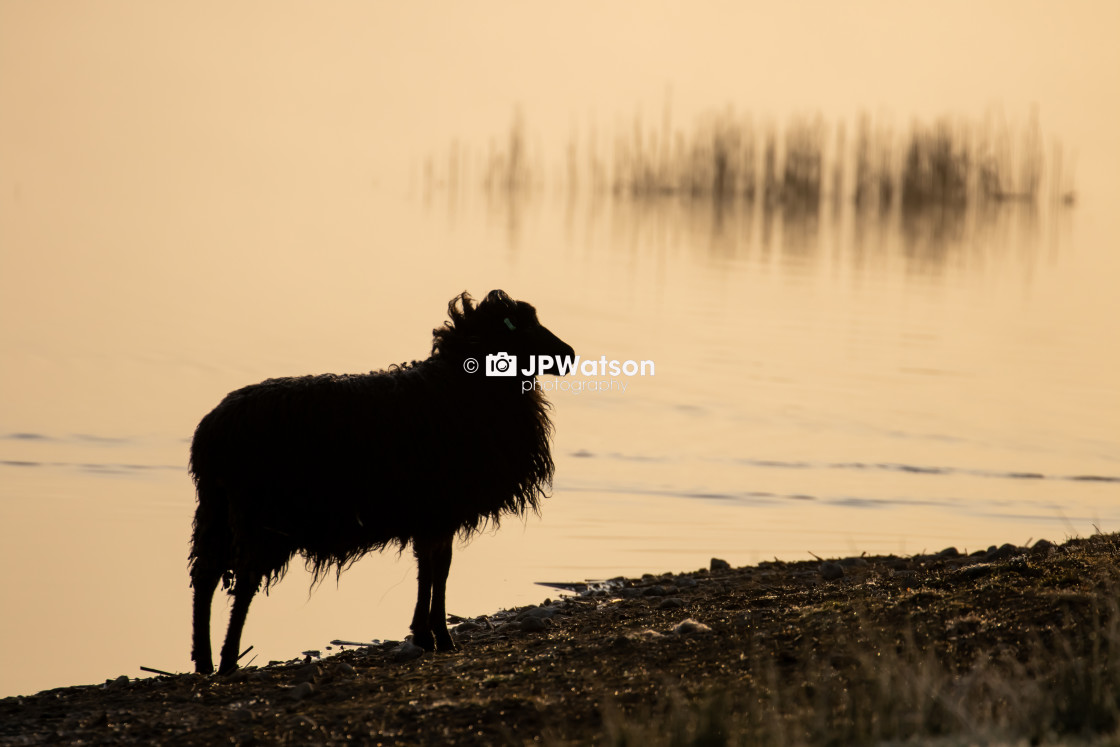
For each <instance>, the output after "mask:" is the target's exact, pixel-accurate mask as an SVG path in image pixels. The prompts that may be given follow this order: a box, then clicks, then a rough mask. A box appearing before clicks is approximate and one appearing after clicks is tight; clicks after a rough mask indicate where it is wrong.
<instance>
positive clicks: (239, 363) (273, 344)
mask: <svg viewBox="0 0 1120 747" xmlns="http://www.w3.org/2000/svg"><path fill="white" fill-rule="evenodd" d="M348 194H349V196H348V197H344V196H343V195H339V197H338V200H337V201H335V203H334V204H335V205H336V207H335V210H336V211H337V214H335V215H329V216H325V217H324V220H323V222H322V223H317V224H314V225H305V224H302V223H300V224H293V221H295V220H296V219H295V218H287V219H277V220H274V221H272V222H271V223H270V222H269V221H267V220H263V219H262V220H261V221H260V225H262V226H269V227H268V228H262V229H260V230H262V231H266V232H267V235H262V236H256V237H250V239H249V240H248V241H247V244H246V246H245V247H239V248H231V247H229V246H225V245H222V244H221V243H220V242H219V241H218V236H217V235H216V234H217V233H218V232H219V231H220V226H219V227H213V226H211V227H208V228H207V227H203V228H199V227H197V226H187V225H186V223H185V222H184V224H183V225H182V226H179V228H181V229H182V232H181V233H171V234H169V235H166V236H164V237H162V244H161V247H162V248H161V251H159V252H152V251H150V248H149V245H147V244H145V242H144V241H142V240H135V239H133V240H122V239H123V238H124V237H122V236H121V235H119V234H117V233H115V231H117V230H118V229H115V228H113V225H114V224H112V222H111V221H109V220H106V223H105V224H104V226H103V227H102V230H101V231H97V230H95V231H92V232H88V231H87V233H86V235H85V237H84V238H83V239H82V240H81V241H75V240H74V239H75V237H74V236H73V235H70V234H69V233H68V232H67V230H66V228H65V226H62V227H56V228H55V229H53V230H52V231H50V232H46V233H37V234H35V235H34V236H31V235H28V236H26V237H24V239H25V241H27V242H29V243H31V244H32V246H29V247H28V248H29V251H28V252H27V259H26V260H25V261H24V264H23V265H22V266H21V267H20V276H19V277H18V278H15V277H12V276H11V275H7V276H6V277H5V278H4V279H3V281H2V282H3V283H4V289H3V290H4V292H5V299H6V300H5V306H6V311H7V310H19V312H20V313H21V314H22V315H23V316H22V318H24V319H27V320H29V321H28V322H27V323H26V324H25V325H18V324H13V325H6V326H5V337H4V339H3V341H2V342H3V348H2V350H0V352H2V354H3V358H4V366H3V374H2V375H3V377H4V388H3V396H2V398H0V399H2V409H0V427H2V429H3V433H2V435H3V437H2V438H0V567H3V568H5V569H6V570H5V587H4V588H5V596H6V598H7V600H8V604H6V605H5V606H6V607H7V609H8V610H10V611H18V614H8V615H6V619H5V622H4V626H5V629H6V634H5V640H7V641H9V646H10V648H9V653H8V659H9V665H8V666H7V667H6V668H5V672H4V674H3V675H2V678H3V679H2V682H0V692H2V693H14V692H27V691H33V690H35V689H39V688H43V687H49V686H57V685H61V684H69V683H77V682H86V681H97V680H99V679H100V678H103V677H107V676H110V675H116V674H119V673H128V674H130V675H136V674H138V671H137V669H136V667H138V666H140V665H147V666H154V667H157V668H161V669H170V670H176V669H180V670H185V669H187V668H188V667H189V666H190V662H189V659H188V655H189V651H188V638H189V625H188V622H189V601H190V600H189V590H188V588H187V575H186V554H187V541H188V537H189V530H190V521H191V516H192V511H193V506H194V496H193V491H192V486H191V484H190V481H189V479H188V477H187V474H186V469H185V464H186V459H187V446H188V439H189V436H190V434H191V431H192V429H193V426H194V424H195V423H196V422H197V420H198V418H199V417H201V415H203V414H204V413H205V412H206V411H207V410H208V409H209V408H211V407H212V406H213V405H214V404H216V403H217V402H218V401H219V400H220V399H221V397H222V396H223V395H224V394H225V393H226V392H228V391H230V390H232V389H234V388H237V387H239V386H241V385H243V384H246V383H250V382H254V381H258V380H261V379H263V378H267V377H269V376H274V375H287V374H302V373H312V372H323V371H335V372H343V371H364V370H369V369H376V368H381V367H384V366H385V365H387V364H389V363H393V362H399V361H403V360H409V359H413V358H419V357H423V356H425V355H426V354H427V349H428V346H429V344H430V332H431V329H432V328H433V327H434V326H436V325H438V324H440V323H441V322H442V320H443V319H444V318H445V317H444V308H445V306H446V303H447V301H448V299H449V298H450V297H451V296H453V295H454V294H455V293H457V292H459V291H461V290H464V289H467V290H470V291H471V292H472V293H474V294H475V295H476V296H480V295H482V294H484V293H486V292H487V291H489V290H490V289H492V288H497V287H501V288H504V289H505V290H507V291H508V292H510V293H511V294H512V295H514V296H515V297H516V298H520V299H525V300H529V301H530V302H532V303H534V304H535V305H536V306H537V307H538V310H539V312H540V315H541V319H542V321H543V322H544V323H545V324H546V325H548V326H549V327H550V328H552V329H553V331H555V332H556V333H557V334H559V335H560V336H561V337H563V338H564V339H565V340H567V341H568V342H570V343H571V344H573V346H574V347H575V348H576V350H577V352H578V353H580V354H581V355H583V356H584V357H595V358H598V357H599V356H600V355H605V356H606V357H607V358H615V359H619V360H626V359H636V360H643V359H649V360H653V361H654V362H655V363H656V375H655V376H651V377H634V378H631V379H624V381H625V383H626V384H627V388H626V391H625V392H622V391H618V390H617V389H616V390H614V391H609V392H593V391H584V392H582V393H580V394H575V393H573V392H571V391H557V392H555V393H553V394H552V396H551V399H552V401H553V403H554V405H555V408H554V420H555V422H556V425H557V435H556V440H555V454H556V463H557V477H556V483H555V491H554V495H553V498H552V499H551V500H550V501H548V502H547V503H546V505H545V508H544V511H543V513H542V516H541V517H540V518H538V517H529V518H528V519H527V520H525V521H519V520H516V519H510V520H508V521H507V522H506V523H505V524H504V525H503V527H502V529H501V531H500V532H498V533H496V534H493V533H488V534H484V535H482V536H480V537H478V538H477V539H475V540H474V541H473V542H472V543H470V544H469V545H467V546H466V547H463V548H461V549H460V550H458V554H457V558H456V562H455V565H454V570H453V574H452V580H451V588H450V590H449V597H448V605H449V609H450V610H451V611H452V612H454V613H456V614H460V615H475V614H481V613H486V612H489V611H493V610H495V609H498V608H501V607H508V606H514V605H518V604H527V603H532V602H538V601H540V600H541V599H543V598H544V597H546V596H548V594H549V592H548V591H547V590H546V589H543V588H542V587H539V586H535V585H534V582H537V581H566V580H579V579H585V578H603V577H610V576H615V575H618V574H640V573H643V572H659V571H681V570H690V569H695V568H697V567H701V566H706V565H707V564H708V561H709V560H710V558H712V557H713V556H715V557H722V558H724V559H726V560H728V561H730V562H732V563H734V564H745V563H751V562H756V561H758V560H761V559H767V558H771V557H775V556H776V557H779V558H784V559H791V560H795V559H804V558H807V557H809V553H810V552H812V553H815V554H817V555H820V556H836V555H846V554H852V553H859V552H863V551H867V552H870V553H891V552H894V553H915V552H920V551H936V550H940V549H941V548H943V547H946V546H948V545H955V546H957V547H958V548H960V549H962V550H965V549H967V550H973V549H977V548H984V547H987V546H988V545H989V544H992V543H996V544H998V543H1003V542H1014V543H1025V542H1027V541H1029V540H1031V539H1032V538H1039V537H1047V538H1050V539H1054V540H1060V539H1062V538H1064V537H1066V536H1068V535H1073V534H1087V533H1090V532H1092V531H1094V528H1095V527H1099V528H1100V529H1102V530H1105V531H1109V530H1116V529H1120V505H1118V501H1117V498H1118V497H1120V483H1118V480H1120V435H1118V433H1120V431H1118V429H1117V428H1116V426H1117V424H1118V423H1120V394H1118V390H1117V387H1116V386H1115V379H1114V377H1115V351H1114V348H1115V342H1116V341H1117V340H1118V339H1120V335H1118V332H1120V321H1118V320H1120V313H1118V312H1120V304H1118V302H1117V300H1116V296H1115V293H1114V290H1113V282H1112V280H1111V279H1110V276H1111V277H1115V273H1116V270H1117V257H1116V253H1115V252H1114V251H1113V247H1112V246H1111V245H1110V244H1109V242H1108V241H1107V240H1106V237H1107V236H1110V235H1111V236H1115V235H1117V231H1116V228H1115V226H1112V225H1109V224H1107V223H1101V221H1102V220H1104V218H1103V216H1101V215H1097V214H1094V213H1092V212H1091V211H1090V212H1089V213H1088V216H1089V219H1087V218H1086V214H1085V213H1084V212H1079V211H1078V210H1054V211H1050V210H1041V211H1038V212H1035V211H1028V210H1027V209H1026V208H1022V207H1017V208H1016V207H1004V208H1000V209H993V210H991V211H978V210H973V211H969V212H966V213H961V214H954V215H949V216H946V215H927V216H924V217H922V218H921V219H920V220H918V222H915V221H914V220H907V221H904V220H902V219H901V218H900V217H899V216H886V217H878V216H859V215H857V214H853V213H852V212H851V211H846V210H841V211H839V212H838V214H836V215H833V214H832V211H831V209H830V208H829V206H825V207H824V208H823V209H822V213H821V215H820V216H818V217H817V218H816V219H815V220H812V221H804V220H801V219H793V218H789V217H783V215H782V214H781V212H780V211H779V212H774V213H770V214H764V213H762V212H761V211H758V210H753V211H752V210H738V209H732V208H730V207H726V206H725V207H723V208H719V209H717V208H715V207H713V206H712V205H711V204H710V203H703V204H698V205H697V204H693V205H688V204H684V203H681V202H675V201H664V202H653V203H649V202H647V203H633V202H627V201H617V202H611V201H606V202H600V203H594V204H593V203H591V202H585V201H580V200H577V201H574V202H569V201H566V200H564V199H559V198H552V197H548V196H543V195H542V196H540V197H538V198H535V199H533V200H524V201H521V202H520V203H519V204H517V205H511V204H509V203H508V202H491V201H487V200H485V199H484V198H482V197H477V196H474V195H469V196H463V197H461V198H459V199H456V200H452V199H451V198H450V197H448V196H447V195H438V194H437V195H432V196H429V197H428V198H427V199H424V198H422V197H415V198H397V197H392V196H387V195H384V194H369V193H368V192H367V193H364V194H360V195H357V196H355V195H354V194H352V193H348ZM284 199H285V196H284V195H283V194H277V195H274V196H273V197H272V202H271V204H270V205H269V206H268V210H274V211H277V213H278V214H279V213H281V212H282V208H283V207H284ZM29 209H31V210H33V209H34V206H31V208H29ZM263 210H264V208H262V211H263ZM262 218H263V216H262ZM207 232H214V235H207ZM147 238H151V237H147ZM308 246H314V247H315V249H314V251H313V252H308V251H306V247H308ZM95 250H96V251H95ZM138 276H142V277H143V278H144V279H145V282H143V283H138V282H137V281H136V278H137V277H138ZM44 288H50V289H51V291H50V293H44V292H43V289H44ZM576 378H578V377H576ZM570 380H574V379H570ZM546 383H551V382H547V381H546ZM405 498H407V497H405ZM317 520H319V521H323V522H330V521H331V520H332V517H330V516H321V517H317ZM75 558H80V559H82V560H81V562H80V563H75V560H74V559H75ZM413 574H414V565H413V563H412V560H411V558H410V557H409V556H408V555H404V556H401V557H398V556H396V555H394V554H392V553H390V554H387V555H384V556H379V557H371V558H368V559H366V560H364V561H362V562H361V563H359V564H358V565H357V566H356V567H355V568H353V569H352V570H351V571H349V572H348V573H347V574H346V575H345V576H344V577H343V579H342V581H341V584H339V585H338V586H337V588H336V586H335V584H334V583H333V582H328V583H326V584H324V586H323V587H321V588H319V589H317V590H316V591H315V592H314V593H313V594H311V595H310V596H309V594H308V576H307V574H306V573H305V572H304V571H303V570H302V569H301V568H297V569H294V570H293V571H292V572H291V573H290V574H289V578H288V580H287V581H286V582H285V583H283V584H281V585H280V586H279V587H277V588H276V589H275V590H274V591H273V592H272V594H271V595H270V596H269V597H263V596H262V597H261V598H259V599H258V600H257V601H256V602H255V603H254V609H253V614H251V615H250V616H249V621H248V627H247V630H246V633H245V637H244V641H245V644H246V645H248V644H253V645H255V647H256V648H255V649H254V651H255V652H256V653H257V654H258V659H257V663H263V662H266V661H267V660H269V659H271V658H288V657H291V656H293V655H296V654H298V653H299V651H300V650H301V649H302V648H321V647H322V646H324V645H325V644H327V643H328V642H329V640H330V639H332V638H345V639H350V640H363V639H371V638H400V637H401V636H403V635H404V634H406V633H407V630H406V626H407V620H408V617H409V608H410V606H411V604H412V595H413V593H414V591H413V583H414V582H413ZM216 609H217V614H216V618H217V619H216V621H215V624H214V636H215V642H217V640H218V636H220V635H221V634H222V633H223V632H224V625H225V619H224V614H223V609H224V607H223V601H222V600H221V598H219V600H218V602H217V606H216ZM90 630H96V631H98V633H97V634H96V635H91V634H90V633H89V631H90ZM216 645H217V644H216ZM68 652H72V654H70V653H68Z"/></svg>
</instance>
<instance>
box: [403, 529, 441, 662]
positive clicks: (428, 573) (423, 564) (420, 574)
mask: <svg viewBox="0 0 1120 747" xmlns="http://www.w3.org/2000/svg"><path fill="white" fill-rule="evenodd" d="M412 553H413V554H414V555H415V556H416V568H417V572H416V584H417V590H416V609H415V610H414V611H413V613H412V624H411V625H409V629H411V630H412V642H413V643H415V644H416V645H417V646H419V647H420V648H422V649H425V650H427V651H431V650H433V649H435V647H436V641H435V638H434V637H433V636H432V629H431V626H430V625H428V616H429V614H430V612H431V608H432V563H433V560H434V558H433V545H432V542H431V540H428V539H421V538H420V537H414V538H413V540H412Z"/></svg>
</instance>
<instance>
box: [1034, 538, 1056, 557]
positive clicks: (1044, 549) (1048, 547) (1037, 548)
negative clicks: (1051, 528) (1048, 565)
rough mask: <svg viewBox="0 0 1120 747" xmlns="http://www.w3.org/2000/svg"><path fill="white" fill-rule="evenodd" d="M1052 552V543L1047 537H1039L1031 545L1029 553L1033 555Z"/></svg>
mask: <svg viewBox="0 0 1120 747" xmlns="http://www.w3.org/2000/svg"><path fill="white" fill-rule="evenodd" d="M1052 552H1054V543H1053V542H1051V541H1050V540H1047V539H1040V540H1039V541H1038V542H1035V543H1034V545H1033V546H1032V547H1031V553H1033V554H1035V555H1049V554H1050V553H1052Z"/></svg>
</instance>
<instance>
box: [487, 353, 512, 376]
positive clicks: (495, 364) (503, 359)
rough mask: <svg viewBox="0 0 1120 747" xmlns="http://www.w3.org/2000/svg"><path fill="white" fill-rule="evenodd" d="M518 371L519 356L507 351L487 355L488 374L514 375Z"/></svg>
mask: <svg viewBox="0 0 1120 747" xmlns="http://www.w3.org/2000/svg"><path fill="white" fill-rule="evenodd" d="M516 373H517V356H516V355H508V354H506V353H498V354H496V355H488V356H486V375H487V376H514V375H515V374H516Z"/></svg>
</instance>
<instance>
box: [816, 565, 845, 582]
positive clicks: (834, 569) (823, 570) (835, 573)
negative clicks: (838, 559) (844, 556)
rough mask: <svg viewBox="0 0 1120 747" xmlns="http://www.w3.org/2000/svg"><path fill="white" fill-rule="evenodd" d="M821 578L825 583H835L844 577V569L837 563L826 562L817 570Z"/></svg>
mask: <svg viewBox="0 0 1120 747" xmlns="http://www.w3.org/2000/svg"><path fill="white" fill-rule="evenodd" d="M817 570H818V571H819V572H820V574H821V578H823V579H824V580H825V581H835V580H836V579H839V578H843V577H844V569H843V568H841V567H840V565H839V564H837V563H829V562H827V561H826V562H824V563H821V565H820V568H818V569H817Z"/></svg>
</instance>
